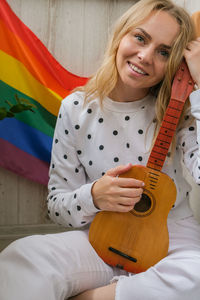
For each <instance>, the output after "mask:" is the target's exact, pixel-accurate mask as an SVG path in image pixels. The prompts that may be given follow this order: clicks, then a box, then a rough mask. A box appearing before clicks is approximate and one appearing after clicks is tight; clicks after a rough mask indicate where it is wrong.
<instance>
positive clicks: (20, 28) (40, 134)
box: [0, 0, 87, 185]
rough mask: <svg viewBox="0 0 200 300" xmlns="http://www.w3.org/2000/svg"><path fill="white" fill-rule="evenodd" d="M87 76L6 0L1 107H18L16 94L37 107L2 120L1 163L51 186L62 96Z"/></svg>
mask: <svg viewBox="0 0 200 300" xmlns="http://www.w3.org/2000/svg"><path fill="white" fill-rule="evenodd" d="M86 81H87V79H86V78H83V77H79V76H76V75H74V74H71V73H70V72H68V71H67V70H66V69H64V68H63V67H62V66H61V65H60V64H59V63H58V61H56V60H55V58H54V57H53V56H52V55H51V54H50V52H49V51H48V50H47V48H46V47H45V46H44V45H43V44H42V42H41V41H40V40H39V39H38V38H37V37H36V36H35V35H34V34H33V32H32V31H31V30H30V29H29V28H28V27H27V26H26V25H25V24H23V23H22V22H21V20H20V19H19V18H18V17H17V16H16V15H15V14H14V12H13V11H12V10H11V8H10V6H9V5H8V4H7V2H6V1H5V0H0V109H1V110H2V107H4V108H3V110H5V108H6V110H8V109H9V105H13V106H14V105H15V106H17V103H16V99H25V100H23V101H27V102H26V103H28V104H30V105H29V107H31V108H32V109H31V110H32V111H31V110H26V111H22V112H20V113H16V114H14V117H5V118H3V119H1V120H0V166H1V167H3V168H6V169H8V170H10V171H13V172H15V173H17V174H19V175H22V176H24V177H26V178H28V179H30V180H33V181H36V182H39V183H41V184H45V185H46V184H47V182H48V169H49V163H50V156H51V147H52V138H53V133H54V127H55V123H56V118H57V114H58V110H59V107H60V103H61V99H63V98H64V97H66V96H67V95H68V94H69V93H70V91H71V90H72V89H73V88H75V87H77V86H79V85H84V84H85V83H86ZM23 103H25V102H23ZM18 104H19V103H18ZM18 106H19V105H18Z"/></svg>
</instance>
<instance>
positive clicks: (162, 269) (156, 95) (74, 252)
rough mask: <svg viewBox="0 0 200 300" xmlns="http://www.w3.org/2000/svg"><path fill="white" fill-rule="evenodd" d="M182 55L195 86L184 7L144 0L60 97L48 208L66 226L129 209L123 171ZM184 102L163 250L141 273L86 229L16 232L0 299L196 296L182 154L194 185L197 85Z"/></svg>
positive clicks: (196, 45) (156, 115)
mask: <svg viewBox="0 0 200 300" xmlns="http://www.w3.org/2000/svg"><path fill="white" fill-rule="evenodd" d="M183 55H184V57H185V59H186V61H187V64H188V67H189V69H190V72H191V75H192V77H193V80H194V81H195V82H196V86H197V89H198V87H200V59H199V57H200V39H199V38H195V34H194V29H193V25H192V23H191V20H190V18H189V16H188V14H187V13H186V12H185V11H184V10H183V9H181V8H178V7H177V6H175V5H174V4H173V3H172V2H171V1H170V0H141V1H139V2H138V3H137V4H135V5H134V6H133V7H131V8H130V9H129V10H128V11H127V12H126V13H125V14H124V15H123V16H122V18H121V19H120V20H119V22H118V23H117V25H116V27H115V31H114V33H113V36H112V38H111V41H110V43H109V45H108V49H107V52H106V54H105V58H104V61H103V64H102V66H101V67H100V69H99V70H98V71H97V73H96V74H95V75H94V76H93V77H92V78H91V79H90V80H89V82H88V83H87V85H86V86H85V87H83V88H79V89H78V91H76V92H74V93H72V94H71V95H70V96H69V97H67V98H66V99H64V100H63V102H62V105H61V108H60V112H59V116H58V120H57V125H56V129H55V135H54V143H53V149H52V162H51V167H50V180H49V196H48V208H49V215H50V217H51V218H52V219H53V220H54V221H55V222H57V223H59V224H62V225H64V226H67V227H74V228H75V227H82V226H85V225H88V224H90V223H91V221H92V220H93V218H94V216H95V214H96V213H97V212H99V211H100V210H105V211H117V212H121V213H123V212H128V211H130V210H131V209H132V208H133V207H134V205H135V204H136V203H137V202H138V201H139V200H140V197H141V194H142V192H143V188H144V183H143V182H142V181H141V180H136V179H134V178H120V177H118V175H120V174H123V173H124V172H126V171H128V170H129V169H130V168H131V166H132V165H135V164H141V165H146V162H147V160H148V157H149V153H150V149H151V147H152V144H153V140H154V138H155V134H156V132H157V131H158V129H159V127H160V124H161V121H162V118H163V115H164V112H165V110H166V107H167V104H168V102H169V99H170V94H171V83H172V80H173V77H174V75H175V72H176V70H177V68H178V66H179V64H180V62H181V59H182V57H183ZM190 103H191V106H190V104H189V101H187V103H186V105H185V107H184V110H183V114H182V118H181V121H180V124H179V126H178V129H177V132H176V139H174V141H173V145H172V148H171V155H170V154H169V157H168V158H167V159H166V162H165V165H164V167H163V172H164V173H166V174H168V175H169V176H170V177H171V178H172V179H173V180H174V182H175V184H176V188H177V199H176V203H175V206H174V207H173V208H172V209H171V211H170V213H169V217H168V230H169V237H170V246H169V253H168V255H167V257H165V258H164V259H162V260H161V261H160V262H158V263H157V264H156V265H155V266H153V267H151V268H149V269H148V270H147V271H146V272H143V273H139V274H136V275H134V274H128V272H126V271H124V270H121V269H118V268H114V267H111V266H108V265H107V264H106V263H104V262H103V261H102V260H101V259H100V258H99V256H98V255H97V254H96V252H95V250H94V249H93V248H92V246H91V245H90V243H89V241H88V230H87V229H84V230H81V231H70V232H65V233H61V234H54V235H45V236H34V237H28V238H25V239H22V240H18V241H16V242H14V243H13V244H11V245H10V246H9V247H7V249H5V250H4V251H3V252H2V254H1V262H0V270H1V271H0V272H1V274H2V275H1V278H0V279H1V280H0V282H1V292H0V295H1V299H2V300H11V299H13V298H17V299H20V300H25V299H26V300H27V299H37V300H38V299H41V300H45V299H46V300H47V299H48V300H51V299H52V300H53V299H54V300H58V299H68V298H69V297H72V296H74V297H73V299H75V300H83V299H87V300H91V299H94V300H100V299H103V300H107V299H109V300H114V299H115V300H124V299H126V300H132V299H143V300H145V299H147V300H150V299H173V300H175V299H176V300H178V299H181V300H183V299H189V298H191V299H194V300H197V299H199V293H200V275H199V268H200V226H199V224H198V223H197V222H196V221H195V220H194V218H193V214H192V211H191V209H190V207H189V205H188V195H189V191H190V186H189V185H188V183H187V182H186V181H185V180H184V178H183V175H182V167H181V163H182V160H183V161H184V163H185V164H186V166H187V168H188V169H189V170H190V171H191V173H192V175H193V177H194V179H195V180H196V182H197V183H198V184H199V183H200V156H199V143H198V142H200V136H199V126H200V125H199V121H200V91H199V90H197V91H194V92H193V93H192V94H191V95H190Z"/></svg>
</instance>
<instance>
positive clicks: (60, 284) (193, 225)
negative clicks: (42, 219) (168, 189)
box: [0, 217, 200, 300]
mask: <svg viewBox="0 0 200 300" xmlns="http://www.w3.org/2000/svg"><path fill="white" fill-rule="evenodd" d="M168 228H169V234H170V248H169V254H168V256H167V257H166V258H164V259H163V260H161V261H160V262H159V263H158V264H156V265H155V266H154V267H152V268H150V269H148V270H147V271H146V272H143V273H140V274H137V275H134V274H132V275H129V274H127V273H126V272H125V271H122V270H119V269H116V268H111V267H110V266H108V265H106V264H105V263H104V262H103V261H102V260H101V259H100V258H99V257H98V256H97V254H96V253H95V251H94V250H93V248H92V247H91V245H90V243H89V242H88V233H87V231H69V232H65V233H59V234H50V235H37V236H31V237H26V238H23V239H20V240H18V241H15V242H13V243H12V244H11V245H9V246H8V247H7V248H6V249H5V250H4V251H2V252H1V253H0V299H1V300H14V299H16V300H64V299H67V298H68V297H70V296H72V295H75V294H78V293H80V292H82V291H84V290H86V289H92V288H95V287H99V286H102V285H107V284H109V282H110V281H111V280H112V279H113V277H114V278H117V280H118V282H117V287H116V297H115V300H157V299H161V300H165V299H166V300H179V299H180V300H199V299H200V226H199V224H198V223H197V222H196V221H195V220H194V219H193V217H190V218H187V219H184V220H180V221H177V222H174V221H169V223H168ZM102 300H103V299H102Z"/></svg>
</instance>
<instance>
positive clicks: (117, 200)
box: [92, 164, 144, 212]
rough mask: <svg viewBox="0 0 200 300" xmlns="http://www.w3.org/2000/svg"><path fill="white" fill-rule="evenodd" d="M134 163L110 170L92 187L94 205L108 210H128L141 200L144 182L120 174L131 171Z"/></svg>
mask: <svg viewBox="0 0 200 300" xmlns="http://www.w3.org/2000/svg"><path fill="white" fill-rule="evenodd" d="M131 168H132V164H128V165H121V166H118V167H116V168H113V169H110V170H108V171H107V172H106V173H105V175H104V176H102V177H101V178H100V179H99V180H97V181H96V182H95V183H94V184H93V187H92V196H93V202H94V205H95V206H96V207H97V208H99V209H101V210H106V211H115V212H128V211H130V210H132V209H133V208H134V206H135V204H136V203H137V202H138V201H140V198H141V195H142V193H143V187H144V183H143V182H142V181H141V180H137V179H134V178H122V177H118V176H119V175H121V174H123V173H125V172H127V171H129V170H130V169H131Z"/></svg>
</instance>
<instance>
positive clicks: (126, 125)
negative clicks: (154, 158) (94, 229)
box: [48, 95, 200, 227]
mask: <svg viewBox="0 0 200 300" xmlns="http://www.w3.org/2000/svg"><path fill="white" fill-rule="evenodd" d="M69 97H70V99H72V98H73V95H70V96H69ZM138 102H139V101H138ZM95 103H96V102H95ZM82 104H83V99H82V98H80V97H77V98H76V97H74V99H73V100H71V103H70V102H69V100H68V101H66V102H65V100H64V108H63V105H61V110H60V112H59V114H58V128H57V130H56V132H55V138H54V145H53V146H54V150H53V151H54V153H53V155H52V162H51V168H50V173H51V175H50V184H49V195H50V196H49V198H48V214H49V215H50V217H51V218H52V219H53V220H54V221H56V222H57V223H59V224H63V225H67V226H69V227H73V226H75V227H76V226H81V225H84V224H86V223H88V222H89V221H90V216H93V214H94V213H95V212H96V211H95V208H94V207H93V204H92V203H93V202H92V199H90V197H89V196H88V195H90V185H88V187H87V184H88V182H89V184H90V183H92V182H93V181H95V180H97V179H98V178H100V177H102V176H104V175H105V173H106V172H107V170H108V169H111V168H114V167H117V166H119V165H121V164H122V165H123V164H127V163H132V164H133V165H134V164H136V165H137V164H138V165H140V164H141V165H146V163H147V161H148V157H149V152H148V147H147V139H148V138H149V136H150V137H152V136H153V128H154V126H155V124H156V122H157V121H156V118H155V115H154V111H153V106H152V105H148V103H145V105H144V104H142V105H140V106H139V104H137V103H134V105H137V106H136V107H137V109H136V110H134V109H133V111H131V109H130V108H129V109H126V110H124V111H123V112H119V111H116V108H115V109H113V111H112V110H111V109H109V110H106V109H105V113H104V110H101V109H100V108H98V109H97V106H96V105H93V102H92V101H91V102H90V103H89V104H88V105H86V106H85V107H83V105H82ZM129 104H130V103H129ZM109 105H111V104H109ZM129 107H130V105H129ZM63 109H64V110H63ZM135 111H136V112H137V113H135ZM80 114H81V118H80ZM66 116H67V117H66ZM84 118H85V119H84ZM184 119H185V120H186V121H187V120H189V119H191V117H190V115H189V114H188V115H186V116H185V117H184ZM150 124H153V125H151V126H150ZM188 124H189V125H188V127H187V126H186V127H185V128H184V129H183V130H181V131H182V132H180V133H179V135H180V138H179V141H180V144H179V145H176V148H175V150H176V151H175V152H176V153H177V154H174V153H173V155H172V154H171V152H168V153H167V157H168V158H169V159H167V162H168V161H169V163H166V164H164V170H163V172H165V171H166V173H167V174H169V176H170V177H171V178H172V180H173V181H174V182H175V184H176V185H177V191H179V194H180V199H178V198H177V202H178V201H181V198H184V197H185V198H187V197H188V195H189V192H188V190H187V189H188V188H187V185H185V186H183V188H180V186H179V182H181V181H180V176H181V174H182V173H181V171H180V167H179V164H178V160H177V157H176V155H179V152H183V156H184V157H183V159H184V160H185V162H186V164H188V165H189V166H190V164H191V166H193V164H194V162H195V160H196V153H197V150H196V149H198V141H197V140H196V136H195V131H196V128H195V125H193V123H192V122H191V121H189V122H188ZM149 128H150V129H149ZM193 136H194V137H195V140H194V141H193ZM177 140H178V139H177ZM191 143H193V144H192V148H191ZM165 145H166V144H165V142H164V141H161V142H160V146H162V147H165ZM190 148H191V149H192V151H191V150H190ZM170 160H173V162H172V163H170ZM197 169H198V172H197V171H195V172H194V174H195V176H196V178H197V179H198V180H199V183H200V166H198V167H197ZM197 173H198V175H196V174H197ZM86 182H87V184H85V183H86ZM84 189H85V190H84ZM178 196H179V195H178ZM176 209H177V205H173V210H176ZM87 210H88V215H87Z"/></svg>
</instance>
